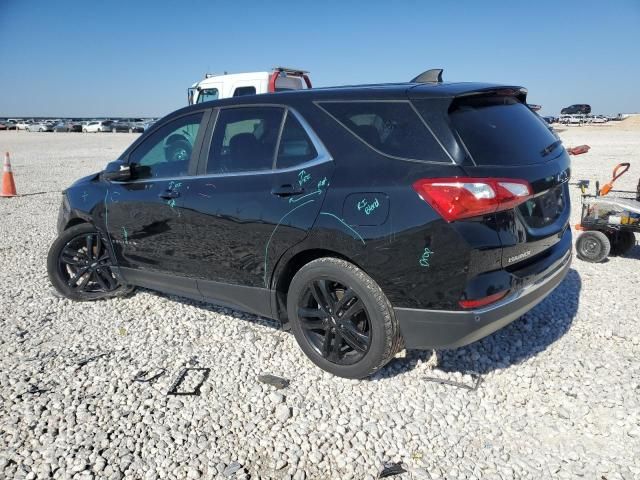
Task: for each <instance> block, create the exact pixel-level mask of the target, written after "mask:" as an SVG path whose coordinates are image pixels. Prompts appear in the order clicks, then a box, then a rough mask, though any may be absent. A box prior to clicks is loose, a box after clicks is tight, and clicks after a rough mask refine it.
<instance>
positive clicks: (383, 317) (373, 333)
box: [287, 257, 402, 378]
mask: <svg viewBox="0 0 640 480" xmlns="http://www.w3.org/2000/svg"><path fill="white" fill-rule="evenodd" d="M287 313H288V317H289V321H290V322H291V330H292V331H293V334H294V336H295V338H296V341H297V342H298V345H300V348H301V349H302V351H303V352H304V353H305V354H306V355H307V356H308V357H309V359H311V361H312V362H313V363H315V364H316V365H317V366H319V367H320V368H322V369H323V370H326V371H327V372H330V373H332V374H334V375H337V376H339V377H345V378H364V377H367V376H369V375H371V374H373V373H374V372H376V371H377V370H379V369H380V368H382V367H383V366H384V365H386V364H387V363H388V362H389V360H391V359H392V358H393V356H394V355H395V354H396V353H397V352H398V351H399V350H400V349H401V347H402V339H401V336H400V329H399V326H398V323H397V321H396V319H395V316H394V313H393V308H392V307H391V304H390V303H389V300H387V297H386V296H385V294H384V293H383V292H382V290H381V289H380V287H379V286H378V284H377V283H376V282H375V281H374V280H373V279H372V278H371V277H369V275H367V274H366V273H365V272H363V271H362V270H360V269H359V268H358V267H356V266H355V265H353V264H351V263H349V262H346V261H344V260H341V259H338V258H330V257H327V258H319V259H317V260H314V261H312V262H310V263H308V264H306V265H305V266H303V267H302V268H301V269H300V270H299V271H298V273H296V275H295V277H294V278H293V280H292V281H291V285H290V287H289V292H288V294H287Z"/></svg>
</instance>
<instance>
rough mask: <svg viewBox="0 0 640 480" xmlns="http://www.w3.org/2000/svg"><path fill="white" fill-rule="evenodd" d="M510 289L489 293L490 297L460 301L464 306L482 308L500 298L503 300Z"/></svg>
mask: <svg viewBox="0 0 640 480" xmlns="http://www.w3.org/2000/svg"><path fill="white" fill-rule="evenodd" d="M507 293H508V290H505V291H502V292H498V293H494V294H493V295H489V296H488V297H483V298H479V299H477V300H460V301H459V302H458V303H459V304H460V306H461V307H462V308H480V307H484V306H485V305H489V304H490V303H494V302H497V301H498V300H502V299H503V298H504V297H506V295H507Z"/></svg>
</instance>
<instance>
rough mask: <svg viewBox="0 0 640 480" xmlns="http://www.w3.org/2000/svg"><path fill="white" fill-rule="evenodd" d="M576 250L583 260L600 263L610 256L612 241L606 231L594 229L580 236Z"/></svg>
mask: <svg viewBox="0 0 640 480" xmlns="http://www.w3.org/2000/svg"><path fill="white" fill-rule="evenodd" d="M576 250H577V253H578V258H580V259H581V260H586V261H587V262H593V263H598V262H602V261H603V260H604V259H605V258H607V257H608V256H609V252H610V251H611V243H610V242H609V238H607V236H606V235H605V234H604V233H602V232H599V231H596V230H592V231H588V232H584V233H582V235H580V236H579V237H578V241H577V242H576Z"/></svg>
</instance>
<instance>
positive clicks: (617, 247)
mask: <svg viewBox="0 0 640 480" xmlns="http://www.w3.org/2000/svg"><path fill="white" fill-rule="evenodd" d="M610 242H611V255H625V254H627V253H628V252H629V250H631V249H632V248H633V247H635V246H636V236H635V235H634V234H633V232H630V231H629V230H623V231H621V232H616V233H614V234H613V235H611V237H610Z"/></svg>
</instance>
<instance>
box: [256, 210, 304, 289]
mask: <svg viewBox="0 0 640 480" xmlns="http://www.w3.org/2000/svg"><path fill="white" fill-rule="evenodd" d="M312 202H315V200H307V201H306V202H304V203H301V204H300V205H298V206H297V207H294V208H292V209H291V210H289V211H288V212H287V213H285V214H284V215H283V216H282V218H281V219H280V220H279V221H278V223H277V224H276V228H274V229H273V232H271V236H270V237H269V240H267V244H266V245H265V247H264V286H265V287H268V285H267V256H268V254H269V243H271V239H272V238H273V235H274V234H275V233H276V230H278V227H279V226H280V224H281V223H282V221H283V220H284V219H285V218H287V217H288V216H289V215H291V214H292V213H293V212H295V211H296V210H297V209H299V208H301V207H304V206H305V205H308V204H309V203H312Z"/></svg>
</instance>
